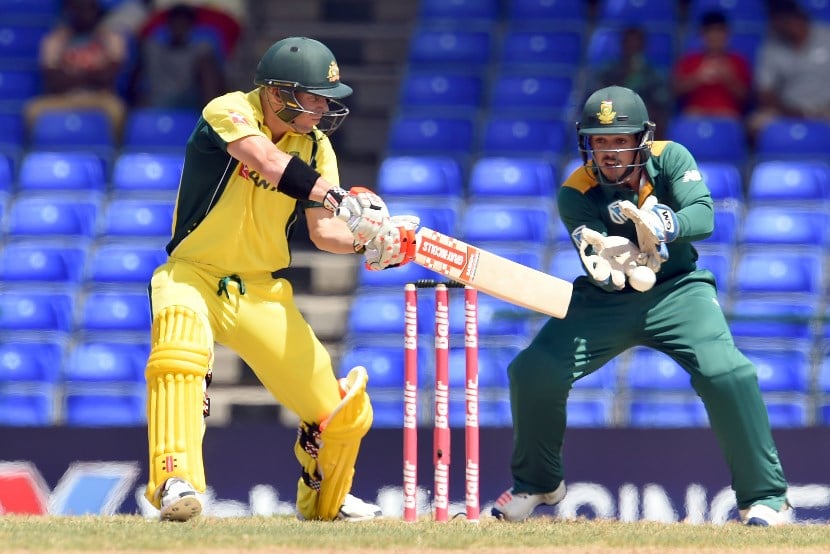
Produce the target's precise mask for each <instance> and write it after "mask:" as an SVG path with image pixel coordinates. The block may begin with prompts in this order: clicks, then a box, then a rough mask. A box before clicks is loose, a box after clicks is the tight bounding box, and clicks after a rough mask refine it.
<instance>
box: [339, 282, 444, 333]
mask: <svg viewBox="0 0 830 554" xmlns="http://www.w3.org/2000/svg"><path fill="white" fill-rule="evenodd" d="M421 319H422V320H423V319H424V318H423V317H422V318H421ZM430 319H432V315H431V314H430ZM403 320H404V296H403V292H401V291H397V290H396V291H368V290H364V291H358V292H357V293H356V294H355V296H354V298H353V299H352V305H351V308H350V309H349V317H348V322H349V325H348V329H349V331H350V332H351V333H353V334H354V335H356V336H360V335H361V334H366V335H368V334H372V333H375V334H388V335H394V336H397V337H402V336H403V325H404V324H403Z"/></svg>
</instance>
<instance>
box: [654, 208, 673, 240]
mask: <svg viewBox="0 0 830 554" xmlns="http://www.w3.org/2000/svg"><path fill="white" fill-rule="evenodd" d="M655 211H656V212H657V214H658V215H659V216H660V221H662V222H663V228H664V229H665V230H666V234H668V235H671V234H672V233H674V232H675V228H674V221H675V219H674V213H673V212H672V211H671V210H670V209H669V208H656V209H655Z"/></svg>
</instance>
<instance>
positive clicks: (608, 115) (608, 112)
mask: <svg viewBox="0 0 830 554" xmlns="http://www.w3.org/2000/svg"><path fill="white" fill-rule="evenodd" d="M615 117H617V112H615V111H614V103H613V102H611V101H610V100H603V101H602V102H600V105H599V112H597V119H598V120H599V122H600V123H602V124H603V125H611V124H612V123H614V118H615Z"/></svg>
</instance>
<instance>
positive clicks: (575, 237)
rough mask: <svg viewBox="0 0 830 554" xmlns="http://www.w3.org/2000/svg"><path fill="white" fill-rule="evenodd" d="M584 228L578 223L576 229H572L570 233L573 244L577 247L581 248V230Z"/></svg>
mask: <svg viewBox="0 0 830 554" xmlns="http://www.w3.org/2000/svg"><path fill="white" fill-rule="evenodd" d="M583 229H585V226H584V225H580V226H579V227H577V228H576V229H574V230H573V233H571V240H572V241H574V244H575V245H576V247H577V248H582V246H581V245H582V230H583Z"/></svg>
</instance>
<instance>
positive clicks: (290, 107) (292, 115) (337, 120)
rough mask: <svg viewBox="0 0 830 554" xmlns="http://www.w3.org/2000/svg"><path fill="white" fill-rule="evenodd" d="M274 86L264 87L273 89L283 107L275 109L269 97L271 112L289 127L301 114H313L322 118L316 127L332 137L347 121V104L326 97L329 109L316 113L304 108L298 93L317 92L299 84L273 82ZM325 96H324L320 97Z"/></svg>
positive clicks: (266, 85) (267, 85)
mask: <svg viewBox="0 0 830 554" xmlns="http://www.w3.org/2000/svg"><path fill="white" fill-rule="evenodd" d="M272 83H273V84H265V85H262V86H265V87H268V88H272V89H274V90H275V91H276V93H277V96H279V99H280V101H281V102H282V107H278V108H275V107H274V106H272V105H271V96H270V95H269V96H268V106H269V107H270V108H271V111H273V112H274V114H275V115H276V116H277V117H279V118H280V120H282V121H284V122H285V123H287V124H288V125H292V124H293V122H294V120H295V119H297V116H299V115H300V114H304V113H307V114H312V115H319V116H321V118H320V122H319V123H317V125H316V126H315V127H317V129H318V130H320V131H321V132H323V133H324V134H326V135H330V134H332V133H333V132H335V131H336V130H337V128H338V127H340V125H342V124H343V121H345V119H346V116H347V115H349V108H347V107H346V105H345V104H343V103H342V102H340V100H337V99H335V98H328V97H326V101H327V103H328V107H329V109H328V110H326V111H324V112H315V111H311V110H307V109H305V108H303V106H302V104H300V101H299V100H297V95H296V93H297V92H308V93H309V94H317V92H315V91H311V90H305V89H304V88H303V87H302V86H301V85H300V84H299V83H287V82H284V81H272ZM318 96H323V95H318Z"/></svg>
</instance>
